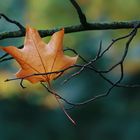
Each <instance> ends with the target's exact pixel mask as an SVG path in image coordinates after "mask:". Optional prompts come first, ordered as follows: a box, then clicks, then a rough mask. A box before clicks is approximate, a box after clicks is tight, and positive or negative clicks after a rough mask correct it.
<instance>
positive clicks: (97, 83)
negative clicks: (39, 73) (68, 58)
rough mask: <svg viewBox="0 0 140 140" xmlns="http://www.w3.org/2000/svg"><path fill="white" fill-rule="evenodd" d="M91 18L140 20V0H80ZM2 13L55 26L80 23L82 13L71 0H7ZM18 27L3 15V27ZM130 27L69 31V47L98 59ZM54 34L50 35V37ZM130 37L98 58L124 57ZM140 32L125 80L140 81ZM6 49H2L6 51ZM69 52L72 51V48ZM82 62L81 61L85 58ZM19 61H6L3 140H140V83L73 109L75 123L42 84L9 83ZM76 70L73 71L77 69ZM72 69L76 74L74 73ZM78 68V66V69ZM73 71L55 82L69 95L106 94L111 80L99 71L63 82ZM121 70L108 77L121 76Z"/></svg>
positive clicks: (1, 76)
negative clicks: (102, 51) (139, 85)
mask: <svg viewBox="0 0 140 140" xmlns="http://www.w3.org/2000/svg"><path fill="white" fill-rule="evenodd" d="M77 1H78V3H79V4H80V5H81V8H82V9H83V11H84V13H85V14H86V16H87V19H88V21H90V22H100V21H129V20H139V17H140V16H139V5H140V1H138V0H129V1H128V0H123V1H122V0H117V1H113V0H106V1H104V0H77ZM0 12H1V13H4V14H5V15H7V16H8V17H10V18H12V19H15V20H17V21H19V22H20V23H22V24H23V25H24V26H26V25H27V24H29V25H31V26H33V27H35V28H37V29H51V28H56V27H64V26H68V25H75V24H79V20H78V16H77V13H76V11H75V9H74V8H73V6H72V5H71V3H70V2H69V0H59V1H58V0H39V1H37V0H4V1H0ZM14 30H17V27H16V26H15V25H13V24H10V23H7V22H6V21H5V20H4V19H3V18H2V19H0V32H1V33H2V32H6V31H14ZM129 32H130V30H116V31H87V32H80V33H72V34H67V35H65V38H64V47H70V48H74V49H75V50H77V51H78V52H79V54H81V55H82V56H84V57H85V58H86V59H87V60H90V59H92V58H94V56H95V55H96V52H97V50H98V47H99V42H100V41H101V40H102V41H103V47H104V48H105V47H106V46H107V45H108V44H109V43H110V41H111V39H113V38H116V37H119V36H121V35H125V34H127V33H129ZM49 39H50V37H46V38H44V41H46V42H47V41H48V40H49ZM23 41H24V38H15V39H5V40H1V41H0V46H8V45H14V46H20V45H21V44H23ZM125 42H126V40H124V41H121V42H119V43H117V44H116V45H115V46H114V48H113V49H111V50H110V51H109V52H108V53H107V54H106V55H105V56H104V58H103V59H102V60H101V61H100V62H99V63H98V65H97V66H98V67H99V68H103V69H106V68H108V67H109V66H111V65H112V64H114V63H115V62H117V61H118V60H119V58H120V57H121V55H122V53H123V49H124V44H125ZM139 44H140V38H139V33H138V34H137V37H136V38H135V39H134V40H133V42H132V43H131V48H130V50H129V53H128V56H127V60H126V61H125V67H124V69H125V78H124V81H123V82H124V83H130V84H136V83H140V80H139V77H140V72H139V71H140V61H139V60H140V55H139V54H140V45H139ZM2 54H3V52H2V51H0V55H2ZM69 55H72V56H73V54H71V53H69ZM78 63H81V61H80V60H79V61H78ZM18 68H19V66H18V64H17V63H16V62H15V61H14V60H12V61H6V62H3V63H0V140H19V139H20V140H25V139H26V140H56V139H57V140H112V139H113V140H139V139H140V88H135V89H130V88H129V89H125V88H115V89H114V90H113V91H112V92H111V94H110V95H109V96H108V97H106V98H102V99H99V100H97V101H94V102H93V103H91V104H88V105H85V106H81V107H79V108H75V109H73V110H70V111H69V114H70V115H71V116H72V118H73V119H74V120H75V121H76V123H77V126H76V127H75V126H73V125H72V124H71V122H70V121H69V120H68V118H67V117H66V116H65V115H64V113H63V112H62V110H61V109H60V107H59V105H58V104H57V102H56V101H55V99H54V97H53V96H51V95H50V94H49V93H47V91H46V90H45V89H44V88H43V87H42V86H41V85H40V84H34V85H32V84H30V83H29V82H26V81H25V82H24V84H25V85H26V87H27V88H26V89H22V88H21V87H20V85H19V81H12V82H7V83H5V82H4V80H5V79H7V78H11V77H14V73H15V72H16V71H17V70H18ZM71 72H72V71H71ZM71 72H70V73H71ZM73 72H74V71H73ZM70 73H67V74H66V75H65V76H63V77H62V78H60V79H59V80H57V81H55V82H53V86H54V88H55V90H56V91H57V92H58V93H59V94H61V95H62V96H63V97H65V98H66V99H68V100H70V101H73V102H80V101H84V100H86V99H89V98H91V97H93V96H94V95H97V94H100V93H104V92H105V91H106V90H107V89H108V87H109V85H108V84H107V83H106V82H105V81H103V80H102V79H101V78H100V77H99V76H98V75H97V74H96V73H94V72H92V71H89V70H86V71H84V72H83V73H81V74H80V75H79V76H77V77H75V78H74V79H72V80H71V81H70V82H68V83H67V84H65V85H64V86H62V85H61V84H60V83H61V82H62V81H63V80H64V79H65V78H67V76H68V75H69V74H70ZM119 74H120V72H119V69H116V70H114V71H113V72H111V73H110V74H109V75H108V77H110V78H111V79H112V80H117V78H118V77H119Z"/></svg>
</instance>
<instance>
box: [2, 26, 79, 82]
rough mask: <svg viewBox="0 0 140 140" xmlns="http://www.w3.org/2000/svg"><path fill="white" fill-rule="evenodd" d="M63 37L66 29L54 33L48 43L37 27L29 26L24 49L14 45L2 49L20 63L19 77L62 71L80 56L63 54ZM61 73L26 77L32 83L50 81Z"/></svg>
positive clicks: (17, 74)
mask: <svg viewBox="0 0 140 140" xmlns="http://www.w3.org/2000/svg"><path fill="white" fill-rule="evenodd" d="M63 37H64V29H62V30H60V31H58V32H56V33H54V34H53V35H52V37H51V40H50V41H49V43H48V44H46V43H45V42H43V40H42V38H41V37H40V35H39V33H38V31H37V30H36V29H33V28H31V27H30V26H27V27H26V36H25V42H24V47H23V48H22V49H18V48H16V47H14V46H8V47H4V48H2V49H3V50H4V51H6V52H7V53H9V54H10V55H12V56H13V57H14V58H15V59H16V61H17V62H18V63H19V64H20V66H21V69H20V70H19V71H18V72H17V73H16V76H17V77H18V78H23V77H26V76H28V75H32V74H38V73H48V72H53V71H60V70H62V69H65V68H67V67H69V66H71V65H74V64H75V63H76V61H77V58H78V56H75V57H70V56H66V55H64V54H63ZM59 74H60V73H53V74H50V75H47V76H45V75H39V76H31V77H27V78H25V79H26V80H28V81H30V82H31V83H36V82H50V81H51V80H53V79H54V78H56V77H57V76H58V75H59Z"/></svg>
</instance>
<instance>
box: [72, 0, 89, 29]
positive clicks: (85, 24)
mask: <svg viewBox="0 0 140 140" xmlns="http://www.w3.org/2000/svg"><path fill="white" fill-rule="evenodd" d="M70 2H71V3H72V5H73V6H74V7H75V9H76V11H77V13H78V16H79V20H80V23H81V24H82V25H83V26H84V27H87V26H88V23H87V20H86V16H85V14H84V13H83V12H82V10H81V8H80V6H79V5H78V3H77V2H76V1H75V0H70Z"/></svg>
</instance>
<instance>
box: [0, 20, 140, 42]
mask: <svg viewBox="0 0 140 140" xmlns="http://www.w3.org/2000/svg"><path fill="white" fill-rule="evenodd" d="M138 23H140V21H124V22H104V23H89V24H88V27H85V26H83V25H82V24H79V25H73V26H66V27H60V28H55V29H50V30H39V34H40V35H41V37H46V36H51V35H52V34H53V33H55V32H56V31H59V30H60V29H62V28H64V29H65V33H75V32H82V31H93V30H117V29H131V28H134V27H135V25H136V24H138ZM137 28H140V25H139V26H138V27H137ZM24 36H25V31H22V30H18V31H12V32H4V33H1V34H0V40H2V39H6V38H17V37H24Z"/></svg>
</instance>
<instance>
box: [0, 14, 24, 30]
mask: <svg viewBox="0 0 140 140" xmlns="http://www.w3.org/2000/svg"><path fill="white" fill-rule="evenodd" d="M1 17H3V18H4V19H5V20H6V21H8V22H10V23H13V24H15V25H17V26H18V28H19V29H20V30H21V31H23V32H24V31H25V28H24V26H23V25H21V24H20V23H19V22H17V21H15V20H12V19H10V18H8V17H7V16H6V15H4V14H2V13H0V18H1Z"/></svg>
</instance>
